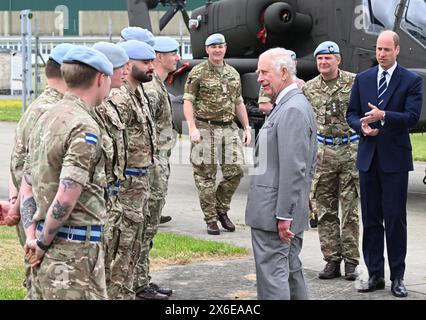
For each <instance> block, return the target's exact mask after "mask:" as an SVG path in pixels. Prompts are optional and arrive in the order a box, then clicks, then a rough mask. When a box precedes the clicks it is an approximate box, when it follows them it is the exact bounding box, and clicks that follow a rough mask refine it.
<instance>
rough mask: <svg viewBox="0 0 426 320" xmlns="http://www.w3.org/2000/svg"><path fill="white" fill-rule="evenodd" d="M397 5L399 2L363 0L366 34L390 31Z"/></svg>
mask: <svg viewBox="0 0 426 320" xmlns="http://www.w3.org/2000/svg"><path fill="white" fill-rule="evenodd" d="M421 1H424V0H421ZM398 3H399V0H388V1H383V0H363V1H362V4H363V7H364V13H365V16H364V19H365V20H364V27H365V29H366V32H368V33H373V34H379V33H380V32H381V31H382V30H392V29H393V26H394V24H395V10H396V7H397V5H398Z"/></svg>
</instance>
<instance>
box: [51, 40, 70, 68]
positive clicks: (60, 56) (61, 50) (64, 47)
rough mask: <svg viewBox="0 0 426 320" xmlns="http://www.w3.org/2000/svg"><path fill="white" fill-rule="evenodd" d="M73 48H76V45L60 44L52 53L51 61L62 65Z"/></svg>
mask: <svg viewBox="0 0 426 320" xmlns="http://www.w3.org/2000/svg"><path fill="white" fill-rule="evenodd" d="M71 48H74V45H73V44H71V43H61V44H58V45H57V46H56V47H55V48H53V49H52V51H51V52H50V55H49V59H52V60H54V61H55V62H57V63H59V64H62V61H63V60H64V56H65V54H66V53H67V52H68V50H70V49H71Z"/></svg>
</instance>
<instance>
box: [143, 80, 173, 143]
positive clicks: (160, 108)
mask: <svg viewBox="0 0 426 320" xmlns="http://www.w3.org/2000/svg"><path fill="white" fill-rule="evenodd" d="M143 89H144V91H145V93H146V95H147V97H148V99H149V105H150V107H151V112H152V119H153V120H154V123H155V131H156V135H157V150H158V151H159V150H170V149H171V148H172V147H173V140H174V134H173V120H172V107H171V104H170V98H169V93H168V92H167V89H166V86H165V85H164V83H163V81H161V79H160V78H159V77H158V76H157V75H155V76H154V77H153V79H152V81H150V82H146V83H144V84H143Z"/></svg>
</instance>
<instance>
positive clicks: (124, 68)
mask: <svg viewBox="0 0 426 320" xmlns="http://www.w3.org/2000/svg"><path fill="white" fill-rule="evenodd" d="M93 48H94V49H96V50H98V51H100V52H102V53H103V54H105V56H106V57H107V58H108V60H109V61H110V62H111V63H112V66H113V68H114V71H113V75H112V77H111V88H120V87H121V86H122V85H123V81H124V78H125V77H126V76H127V75H128V74H129V71H128V61H129V57H128V55H127V53H126V52H125V51H124V49H123V48H121V47H120V46H118V45H116V44H113V43H110V42H103V41H101V42H98V43H95V44H94V45H93ZM95 114H96V119H97V122H98V124H99V127H100V129H101V135H102V144H103V145H102V148H103V150H104V153H105V157H106V159H105V173H106V179H107V183H108V187H107V193H108V199H107V221H106V223H105V226H104V232H103V237H104V239H103V243H104V251H105V278H106V284H107V288H109V285H110V279H111V270H110V266H111V263H112V261H113V260H114V257H115V248H117V246H118V242H117V241H118V239H119V237H118V236H117V235H118V233H119V230H120V224H121V220H122V216H123V208H122V206H121V203H120V199H119V196H118V194H119V191H120V185H122V184H123V182H124V180H125V176H124V171H125V168H126V159H127V134H126V130H125V128H126V127H125V125H124V123H123V122H122V121H121V118H120V115H119V113H118V109H117V108H116V106H115V105H114V104H113V103H111V102H110V100H109V98H108V99H106V100H105V101H104V102H103V103H102V104H101V105H99V106H96V108H95Z"/></svg>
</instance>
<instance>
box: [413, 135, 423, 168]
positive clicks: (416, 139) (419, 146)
mask: <svg viewBox="0 0 426 320" xmlns="http://www.w3.org/2000/svg"><path fill="white" fill-rule="evenodd" d="M410 138H411V144H412V145H413V158H414V160H416V161H426V134H425V133H413V134H411V135H410Z"/></svg>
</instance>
